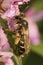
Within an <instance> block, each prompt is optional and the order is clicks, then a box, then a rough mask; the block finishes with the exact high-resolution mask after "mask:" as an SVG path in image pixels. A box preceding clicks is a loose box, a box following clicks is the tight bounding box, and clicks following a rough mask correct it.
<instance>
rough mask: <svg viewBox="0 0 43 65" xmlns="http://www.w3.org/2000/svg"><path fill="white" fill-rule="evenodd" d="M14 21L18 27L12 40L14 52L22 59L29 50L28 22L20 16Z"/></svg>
mask: <svg viewBox="0 0 43 65" xmlns="http://www.w3.org/2000/svg"><path fill="white" fill-rule="evenodd" d="M15 20H16V24H17V25H18V26H17V28H16V30H14V32H16V33H15V39H14V51H15V53H18V55H20V56H22V57H23V56H24V54H28V52H29V50H30V43H29V37H28V22H27V21H26V20H25V19H24V17H23V16H22V15H19V16H16V17H15Z"/></svg>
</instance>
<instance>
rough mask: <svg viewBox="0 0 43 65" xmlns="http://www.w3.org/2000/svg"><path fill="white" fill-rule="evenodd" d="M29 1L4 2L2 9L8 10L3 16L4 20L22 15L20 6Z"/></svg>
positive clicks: (12, 0)
mask: <svg viewBox="0 0 43 65" xmlns="http://www.w3.org/2000/svg"><path fill="white" fill-rule="evenodd" d="M28 1H30V0H9V1H7V0H4V1H3V2H2V4H1V7H2V8H3V9H7V11H5V13H4V14H3V15H2V18H4V19H5V18H12V17H13V16H16V15H18V14H20V12H19V7H18V5H20V4H23V2H28Z"/></svg>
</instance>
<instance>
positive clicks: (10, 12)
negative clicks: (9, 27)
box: [2, 5, 20, 19]
mask: <svg viewBox="0 0 43 65" xmlns="http://www.w3.org/2000/svg"><path fill="white" fill-rule="evenodd" d="M19 13H20V12H19V9H18V5H11V7H10V8H9V9H8V10H7V11H6V12H5V13H4V14H3V15H2V18H4V19H5V18H12V17H13V16H15V15H18V14H19Z"/></svg>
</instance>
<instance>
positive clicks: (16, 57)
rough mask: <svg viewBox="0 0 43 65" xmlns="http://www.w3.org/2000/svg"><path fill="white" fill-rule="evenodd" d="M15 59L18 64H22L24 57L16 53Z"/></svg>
mask: <svg viewBox="0 0 43 65" xmlns="http://www.w3.org/2000/svg"><path fill="white" fill-rule="evenodd" d="M14 60H15V61H16V64H17V65H22V58H21V57H19V56H16V55H14Z"/></svg>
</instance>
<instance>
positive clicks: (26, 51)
mask: <svg viewBox="0 0 43 65" xmlns="http://www.w3.org/2000/svg"><path fill="white" fill-rule="evenodd" d="M24 41H25V45H24V46H25V54H28V53H29V51H30V40H29V35H28V34H26V35H24Z"/></svg>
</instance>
